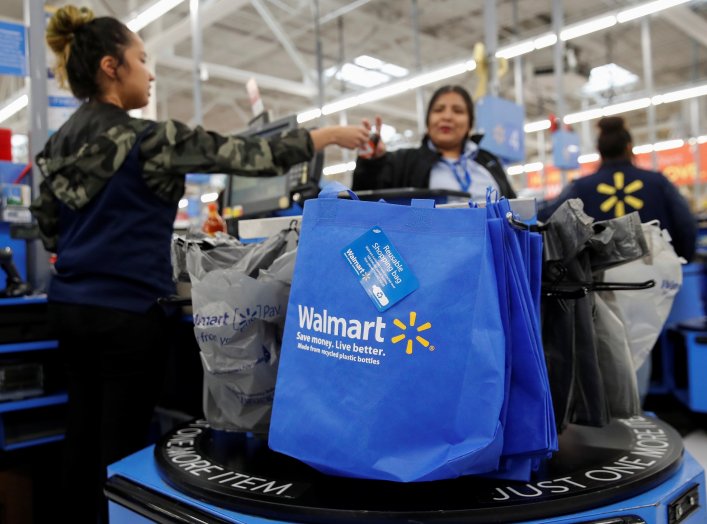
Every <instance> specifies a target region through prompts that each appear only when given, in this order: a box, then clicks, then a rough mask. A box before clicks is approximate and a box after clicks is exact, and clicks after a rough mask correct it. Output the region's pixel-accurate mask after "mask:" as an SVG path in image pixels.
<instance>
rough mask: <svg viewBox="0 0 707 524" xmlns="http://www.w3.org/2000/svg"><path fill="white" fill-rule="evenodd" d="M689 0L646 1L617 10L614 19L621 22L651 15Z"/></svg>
mask: <svg viewBox="0 0 707 524" xmlns="http://www.w3.org/2000/svg"><path fill="white" fill-rule="evenodd" d="M689 1H690V0H656V1H655V2H648V3H645V4H643V5H639V6H638V7H632V8H630V9H624V10H623V11H619V12H618V13H617V15H616V19H617V20H618V21H619V23H621V24H623V23H624V22H628V21H629V20H635V19H636V18H640V17H642V16H646V15H651V14H653V13H657V12H658V11H662V10H663V9H668V8H670V7H675V6H676V5H680V4H685V3H687V2H689Z"/></svg>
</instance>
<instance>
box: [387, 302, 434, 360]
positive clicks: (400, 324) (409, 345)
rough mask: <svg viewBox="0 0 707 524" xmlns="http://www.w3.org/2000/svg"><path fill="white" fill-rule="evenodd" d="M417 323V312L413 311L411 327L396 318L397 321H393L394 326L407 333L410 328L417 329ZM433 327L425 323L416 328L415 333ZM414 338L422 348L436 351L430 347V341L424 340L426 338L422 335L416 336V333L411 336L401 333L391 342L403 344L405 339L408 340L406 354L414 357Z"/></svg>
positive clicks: (411, 313)
mask: <svg viewBox="0 0 707 524" xmlns="http://www.w3.org/2000/svg"><path fill="white" fill-rule="evenodd" d="M416 321H417V313H416V312H415V311H411V312H410V325H409V326H407V325H405V324H404V323H403V322H401V321H400V320H398V319H397V318H396V319H395V320H393V324H395V325H396V326H398V327H399V328H400V329H401V330H402V331H407V329H408V327H410V328H415V322H416ZM431 327H432V324H431V323H429V322H425V323H424V324H422V325H421V326H418V327H417V328H415V332H416V333H421V332H422V331H427V330H428V329H430V328H431ZM413 337H414V340H417V341H418V343H420V345H422V347H426V348H427V349H429V350H430V351H434V350H435V347H434V346H432V345H430V341H429V340H427V339H426V338H424V337H422V336H420V335H415V333H410V334H408V333H401V334H400V335H396V336H394V337H393V338H391V339H390V340H391V342H392V343H393V344H397V343H398V342H402V341H403V340H405V339H406V338H407V346H406V348H405V353H407V354H408V355H412V346H413V344H414V342H413Z"/></svg>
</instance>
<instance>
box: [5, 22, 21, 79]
mask: <svg viewBox="0 0 707 524" xmlns="http://www.w3.org/2000/svg"><path fill="white" fill-rule="evenodd" d="M0 75H10V76H26V75H27V49H26V45H25V26H23V25H22V24H13V23H10V22H0Z"/></svg>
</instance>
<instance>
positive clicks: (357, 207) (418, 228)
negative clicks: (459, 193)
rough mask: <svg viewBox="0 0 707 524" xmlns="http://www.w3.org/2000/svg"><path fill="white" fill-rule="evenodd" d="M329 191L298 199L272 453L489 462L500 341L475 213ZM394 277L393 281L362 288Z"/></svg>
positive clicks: (362, 461) (316, 458) (324, 461)
mask: <svg viewBox="0 0 707 524" xmlns="http://www.w3.org/2000/svg"><path fill="white" fill-rule="evenodd" d="M337 192H338V189H334V190H331V189H330V190H329V191H327V190H326V189H325V191H324V192H323V195H320V198H318V199H315V200H309V201H307V202H306V204H305V207H304V216H303V219H302V228H301V236H300V243H299V248H298V254H297V261H296V265H295V272H294V277H293V281H292V289H291V294H290V301H289V305H288V310H287V319H286V324H285V333H284V336H283V342H282V352H281V362H280V366H279V370H278V378H277V385H276V388H275V400H274V406H273V414H272V419H271V425H270V435H269V444H270V447H271V448H272V449H273V450H275V451H278V452H281V453H285V454H287V455H290V456H292V457H295V458H297V459H299V460H302V461H304V462H306V463H307V464H309V465H311V466H313V467H315V468H317V469H319V470H320V471H323V472H325V473H330V474H335V475H342V476H348V477H359V478H369V479H381V480H393V481H402V482H410V481H423V480H425V481H427V480H437V479H445V478H453V477H457V476H459V475H462V474H472V473H484V472H488V471H492V470H495V469H496V468H497V467H498V463H499V457H500V454H501V450H502V448H503V433H504V431H503V426H502V423H501V421H500V416H501V411H502V408H503V405H504V397H505V341H504V334H503V326H502V322H501V317H500V311H499V305H498V294H497V291H496V277H495V271H494V265H493V261H492V253H491V250H490V245H489V235H488V231H487V225H486V216H485V213H486V212H485V211H484V210H483V209H434V208H428V207H420V203H415V204H416V205H413V206H410V207H408V206H401V205H395V204H388V203H384V202H362V201H358V200H341V199H336V198H326V196H335V195H336V194H337ZM376 231H377V232H376ZM372 235H373V236H372ZM375 235H379V236H380V238H381V239H382V240H381V241H374V240H371V238H374V239H375V238H377V237H375ZM362 246H363V247H362ZM365 249H368V250H369V251H368V252H369V254H370V256H357V254H360V253H365ZM388 253H393V255H395V256H392V257H391V256H388V255H387V254H388ZM364 258H365V260H364ZM376 259H378V260H380V263H377V262H376ZM383 259H385V260H387V261H388V262H383ZM396 261H397V264H396ZM371 262H373V264H371ZM388 266H390V267H388ZM401 268H402V270H401ZM393 272H395V273H396V275H397V276H398V277H400V279H401V283H399V287H397V288H395V289H393V287H391V286H387V285H383V289H382V290H380V289H379V291H382V293H381V294H382V295H383V297H382V298H381V297H380V296H378V295H377V294H376V293H377V292H374V293H372V294H371V293H369V291H370V288H371V287H372V285H371V280H370V278H373V279H374V281H375V279H380V278H381V277H385V276H386V275H387V276H388V277H391V282H392V281H393V277H394V276H393ZM386 278H387V277H386ZM411 278H414V280H416V282H417V287H416V288H415V289H413V290H412V291H411V292H408V291H409V288H406V284H407V283H409V282H410V281H411V280H410V279H411ZM366 279H369V280H366ZM379 282H380V281H379ZM395 282H396V283H397V280H395ZM376 285H377V284H376ZM379 287H381V286H379ZM412 287H414V286H411V288H412ZM399 289H404V290H407V291H406V293H407V294H405V295H404V296H402V298H400V297H397V296H396V293H398V291H399ZM377 300H378V302H376V301H377ZM386 301H387V302H386ZM384 302H385V304H384Z"/></svg>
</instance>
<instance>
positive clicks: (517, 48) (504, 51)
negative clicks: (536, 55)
mask: <svg viewBox="0 0 707 524" xmlns="http://www.w3.org/2000/svg"><path fill="white" fill-rule="evenodd" d="M531 51H535V43H534V42H533V41H532V40H529V41H527V42H521V43H520V44H515V45H511V46H508V47H502V48H501V49H499V50H498V51H497V52H496V56H497V57H498V58H513V57H516V56H520V55H524V54H526V53H530V52H531Z"/></svg>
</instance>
